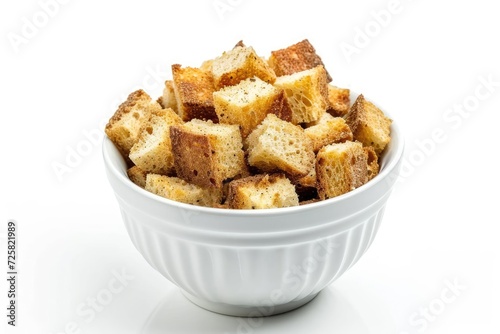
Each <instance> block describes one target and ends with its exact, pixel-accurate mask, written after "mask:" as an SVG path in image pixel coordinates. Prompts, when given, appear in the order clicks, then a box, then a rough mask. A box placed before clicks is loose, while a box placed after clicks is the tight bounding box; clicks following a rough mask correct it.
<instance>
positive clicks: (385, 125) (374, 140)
mask: <svg viewBox="0 0 500 334" xmlns="http://www.w3.org/2000/svg"><path fill="white" fill-rule="evenodd" d="M345 120H346V122H347V124H348V125H349V127H350V128H351V130H352V134H353V136H354V139H355V140H358V141H360V142H361V143H363V145H364V146H372V147H373V149H374V150H375V152H376V153H377V155H380V154H381V153H382V151H383V150H384V148H385V146H386V145H387V144H388V143H389V142H390V141H391V136H390V134H391V123H392V120H391V119H390V118H388V117H387V116H385V115H384V113H383V112H382V110H380V109H379V108H377V107H376V106H375V105H374V104H373V103H371V102H369V101H367V100H365V98H364V96H363V95H362V94H361V95H359V96H358V98H357V99H356V101H355V102H354V104H353V105H352V107H351V109H350V110H349V113H348V114H347V115H346V116H345Z"/></svg>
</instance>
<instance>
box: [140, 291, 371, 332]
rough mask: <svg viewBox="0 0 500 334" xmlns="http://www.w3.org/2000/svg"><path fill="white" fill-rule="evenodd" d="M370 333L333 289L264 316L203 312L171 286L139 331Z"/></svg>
mask: <svg viewBox="0 0 500 334" xmlns="http://www.w3.org/2000/svg"><path fill="white" fill-rule="evenodd" d="M325 329H328V332H330V333H369V332H370V331H369V329H368V327H367V326H366V324H365V322H364V321H363V319H362V318H361V316H360V314H359V313H358V312H357V311H356V310H355V308H354V307H353V306H352V305H350V304H349V303H348V302H347V300H346V299H345V298H344V297H343V296H342V293H341V292H340V291H338V290H335V289H333V288H331V287H330V288H326V289H324V290H323V291H322V292H321V293H320V294H319V295H318V296H317V297H316V298H315V299H313V300H312V301H311V302H310V303H308V304H306V305H305V306H303V307H301V308H298V309H296V310H294V311H291V312H288V313H284V314H281V315H276V316H272V317H267V318H237V317H231V316H225V315H221V314H216V313H212V312H210V311H206V310H204V309H202V308H200V307H198V306H196V305H194V304H192V303H191V302H190V301H189V300H188V299H187V298H185V297H184V296H183V295H182V293H181V291H180V290H179V289H177V288H172V289H170V290H169V291H168V293H167V294H166V295H165V297H164V298H163V299H162V300H161V301H160V303H158V305H157V306H156V308H155V310H154V311H153V312H152V313H151V315H150V317H149V318H148V319H147V321H146V322H145V324H144V327H143V328H142V331H141V334H156V333H238V334H239V333H324V332H325Z"/></svg>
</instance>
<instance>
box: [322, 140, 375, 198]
mask: <svg viewBox="0 0 500 334" xmlns="http://www.w3.org/2000/svg"><path fill="white" fill-rule="evenodd" d="M316 178H317V188H318V195H319V198H320V199H321V200H324V199H327V198H332V197H336V196H339V195H342V194H345V193H347V192H349V191H351V190H354V189H356V188H358V187H359V186H361V185H363V184H365V183H366V182H367V181H368V169H367V154H366V152H365V150H364V149H363V145H362V144H361V143H360V142H352V141H348V142H345V143H339V144H331V145H327V146H325V147H323V148H322V149H321V150H320V151H319V152H318V154H317V156H316Z"/></svg>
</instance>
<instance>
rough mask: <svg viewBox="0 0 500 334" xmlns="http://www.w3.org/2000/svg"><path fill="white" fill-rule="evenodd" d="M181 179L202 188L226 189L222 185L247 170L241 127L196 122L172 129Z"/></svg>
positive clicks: (174, 150) (174, 149)
mask: <svg viewBox="0 0 500 334" xmlns="http://www.w3.org/2000/svg"><path fill="white" fill-rule="evenodd" d="M170 138H171V140H172V151H173V153H174V165H175V170H176V172H177V176H178V177H180V178H182V179H184V180H185V181H187V182H190V183H193V184H196V185H198V186H200V187H216V188H220V187H222V182H223V181H224V180H226V179H230V178H232V177H234V176H236V175H239V174H241V173H243V172H244V169H245V168H246V164H245V158H244V152H243V149H242V146H243V143H242V138H241V133H240V130H239V127H238V126H237V125H230V124H215V123H213V122H212V121H201V120H198V119H193V120H191V121H190V122H187V123H185V124H184V125H180V126H172V127H170Z"/></svg>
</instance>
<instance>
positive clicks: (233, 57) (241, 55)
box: [212, 46, 276, 90]
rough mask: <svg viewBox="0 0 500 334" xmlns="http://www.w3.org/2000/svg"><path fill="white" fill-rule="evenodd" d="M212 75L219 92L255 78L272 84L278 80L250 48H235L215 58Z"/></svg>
mask: <svg viewBox="0 0 500 334" xmlns="http://www.w3.org/2000/svg"><path fill="white" fill-rule="evenodd" d="M212 75H213V78H214V83H215V87H216V89H217V90H218V89H221V88H223V87H226V86H233V85H237V84H238V83H239V82H240V81H242V80H245V79H248V78H253V77H258V78H260V79H261V80H263V81H265V82H268V83H271V84H272V83H274V81H275V80H276V75H275V74H274V71H273V70H272V69H271V68H270V67H269V65H268V64H267V63H266V62H265V61H264V60H262V58H260V57H259V56H258V55H257V54H256V53H255V50H254V49H253V48H252V47H250V46H249V47H242V46H235V47H234V48H233V49H232V50H230V51H227V52H224V53H223V54H222V55H221V56H220V57H217V58H215V59H214V61H213V63H212Z"/></svg>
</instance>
